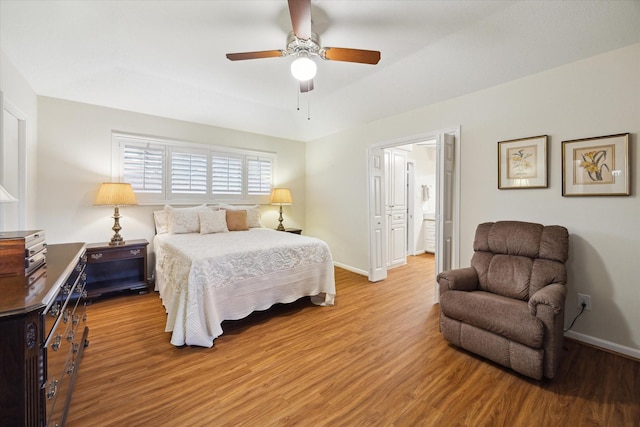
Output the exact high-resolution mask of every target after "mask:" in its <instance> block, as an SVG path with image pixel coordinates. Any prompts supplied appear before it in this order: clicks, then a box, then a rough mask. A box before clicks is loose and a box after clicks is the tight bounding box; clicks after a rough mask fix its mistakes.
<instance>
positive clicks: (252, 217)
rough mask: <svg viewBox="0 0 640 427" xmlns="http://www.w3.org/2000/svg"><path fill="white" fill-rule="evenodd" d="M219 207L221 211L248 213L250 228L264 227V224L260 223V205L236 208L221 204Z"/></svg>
mask: <svg viewBox="0 0 640 427" xmlns="http://www.w3.org/2000/svg"><path fill="white" fill-rule="evenodd" d="M218 206H219V207H220V209H225V210H228V211H247V223H248V224H249V228H261V227H262V223H261V222H260V216H261V213H260V206H259V205H248V206H239V205H238V206H234V205H226V204H224V203H221V204H220V205H218Z"/></svg>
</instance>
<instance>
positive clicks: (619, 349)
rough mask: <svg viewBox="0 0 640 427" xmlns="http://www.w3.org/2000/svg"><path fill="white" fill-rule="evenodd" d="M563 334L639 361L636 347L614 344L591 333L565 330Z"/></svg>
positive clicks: (639, 353)
mask: <svg viewBox="0 0 640 427" xmlns="http://www.w3.org/2000/svg"><path fill="white" fill-rule="evenodd" d="M564 336H565V337H567V338H571V339H573V340H576V341H580V342H583V343H586V344H590V345H592V346H594V347H599V348H602V349H606V350H609V351H612V352H614V353H619V354H623V355H625V356H629V357H631V358H633V359H636V360H638V361H640V350H639V349H636V348H631V347H627V346H624V345H621V344H616V343H614V342H611V341H607V340H603V339H600V338H595V337H592V336H591V335H585V334H581V333H579V332H573V331H567V332H565V333H564Z"/></svg>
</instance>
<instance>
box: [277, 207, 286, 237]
mask: <svg viewBox="0 0 640 427" xmlns="http://www.w3.org/2000/svg"><path fill="white" fill-rule="evenodd" d="M282 220H283V218H282V205H280V217H279V218H278V222H279V224H278V228H276V230H278V231H284V226H283V225H282Z"/></svg>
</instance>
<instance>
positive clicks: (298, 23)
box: [227, 0, 380, 92]
mask: <svg viewBox="0 0 640 427" xmlns="http://www.w3.org/2000/svg"><path fill="white" fill-rule="evenodd" d="M288 1H289V15H290V16H291V24H292V26H293V31H292V32H290V33H289V35H288V36H287V45H286V49H278V50H262V51H257V52H239V53H227V58H228V59H230V60H231V61H242V60H245V59H261V58H274V57H279V56H294V57H296V60H295V61H293V63H292V64H291V73H292V74H293V76H294V77H295V78H296V79H297V80H299V81H300V92H308V91H310V90H312V89H313V77H314V76H315V74H316V63H315V62H314V61H313V60H312V58H314V57H319V58H322V59H324V60H329V61H343V62H357V63H360V64H372V65H375V64H377V63H378V61H380V52H378V51H377V50H363V49H349V48H342V47H321V45H320V37H319V36H318V35H317V34H316V33H314V32H312V31H311V0H288Z"/></svg>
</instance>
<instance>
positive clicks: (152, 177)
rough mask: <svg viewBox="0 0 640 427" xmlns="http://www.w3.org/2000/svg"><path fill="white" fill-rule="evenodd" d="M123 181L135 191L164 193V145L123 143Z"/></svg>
mask: <svg viewBox="0 0 640 427" xmlns="http://www.w3.org/2000/svg"><path fill="white" fill-rule="evenodd" d="M122 175H123V181H124V182H128V183H130V184H131V186H132V187H133V191H135V192H136V193H150V194H160V195H161V194H163V193H164V184H163V183H164V147H162V146H157V145H151V144H136V143H125V144H123V147H122Z"/></svg>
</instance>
